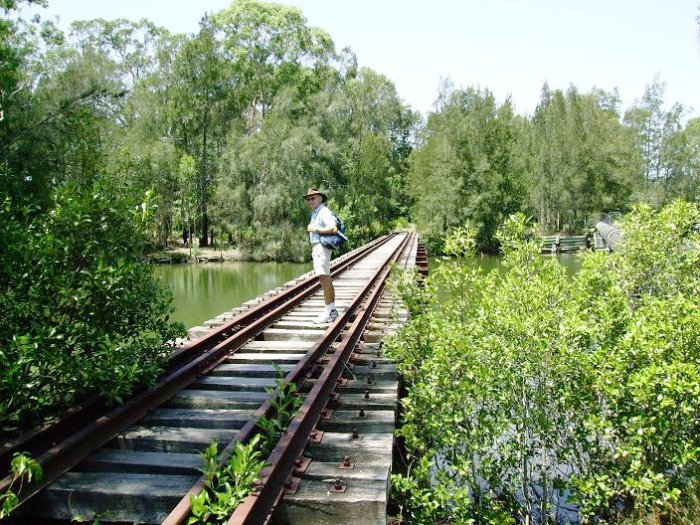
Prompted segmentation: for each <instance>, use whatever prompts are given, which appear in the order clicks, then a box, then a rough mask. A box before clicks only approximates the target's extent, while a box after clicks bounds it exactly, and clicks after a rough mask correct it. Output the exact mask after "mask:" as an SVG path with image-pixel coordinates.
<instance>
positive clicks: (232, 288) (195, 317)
mask: <svg viewBox="0 0 700 525" xmlns="http://www.w3.org/2000/svg"><path fill="white" fill-rule="evenodd" d="M309 270H311V263H309V264H296V263H256V262H224V263H207V264H175V265H169V264H168V265H161V266H155V267H154V269H153V271H154V273H155V275H156V276H157V277H160V278H162V279H163V281H164V282H165V283H166V284H167V285H168V286H169V287H170V289H171V290H172V291H173V299H174V304H175V312H174V313H173V314H172V318H173V319H174V320H175V321H182V322H183V323H184V324H185V326H186V327H188V328H189V327H192V326H197V325H199V324H201V323H202V322H204V321H206V320H208V319H211V318H212V317H216V316H217V315H219V314H221V313H223V312H225V311H227V310H231V309H232V308H235V307H236V306H240V305H241V304H243V303H244V302H246V301H248V300H250V299H253V298H255V297H257V296H259V295H260V294H262V293H264V292H266V291H268V290H271V289H272V288H277V287H278V286H280V285H282V284H284V283H286V282H287V281H290V280H292V279H294V278H295V277H298V276H299V275H301V274H303V273H306V272H308V271H309Z"/></svg>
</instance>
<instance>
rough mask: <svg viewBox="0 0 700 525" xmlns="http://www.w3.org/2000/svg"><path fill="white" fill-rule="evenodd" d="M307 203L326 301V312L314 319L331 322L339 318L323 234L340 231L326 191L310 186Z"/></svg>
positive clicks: (313, 253) (316, 267) (317, 269)
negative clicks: (328, 206)
mask: <svg viewBox="0 0 700 525" xmlns="http://www.w3.org/2000/svg"><path fill="white" fill-rule="evenodd" d="M305 199H306V203H307V204H308V205H309V208H310V209H311V220H310V221H309V225H308V226H307V227H306V231H308V232H309V241H310V242H311V258H312V260H313V263H314V273H315V274H316V275H318V279H319V281H321V288H323V299H324V300H325V303H326V309H325V312H324V313H323V314H322V315H321V316H320V317H319V318H318V319H317V320H316V321H314V322H315V323H316V324H329V323H332V322H333V321H335V320H336V319H337V318H338V310H337V309H336V307H335V288H334V287H333V281H332V280H331V249H330V248H326V247H325V246H323V245H322V244H321V235H332V234H334V233H335V232H337V231H338V228H337V226H336V224H335V219H334V218H333V214H332V213H331V210H329V209H328V208H327V207H326V206H325V204H324V203H325V202H326V195H325V193H323V192H321V191H319V190H317V189H316V188H309V191H307V192H306V195H305Z"/></svg>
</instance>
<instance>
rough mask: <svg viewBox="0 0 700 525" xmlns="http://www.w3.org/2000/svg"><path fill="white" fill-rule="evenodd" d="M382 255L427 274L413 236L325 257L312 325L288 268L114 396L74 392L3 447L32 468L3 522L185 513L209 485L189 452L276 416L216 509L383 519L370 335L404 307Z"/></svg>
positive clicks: (269, 516)
mask: <svg viewBox="0 0 700 525" xmlns="http://www.w3.org/2000/svg"><path fill="white" fill-rule="evenodd" d="M397 265H398V266H399V267H404V268H407V267H412V266H416V265H418V267H419V268H418V269H419V271H420V272H421V273H425V272H426V271H427V270H426V268H427V260H426V258H425V255H424V253H422V252H421V249H420V248H419V246H418V242H417V237H416V235H415V234H413V233H408V232H404V233H395V234H392V235H388V236H384V237H381V238H379V239H376V240H375V241H373V242H371V243H369V244H367V245H365V246H362V247H360V248H358V249H356V250H354V251H352V252H350V253H347V254H345V255H343V256H341V257H339V258H338V259H336V260H335V261H334V262H333V266H332V270H331V271H332V274H333V280H334V284H335V288H336V303H337V304H338V306H339V308H340V309H341V315H340V316H339V318H338V319H337V320H336V321H335V322H334V323H332V324H331V325H320V326H319V325H315V324H314V323H313V319H314V318H315V317H317V315H318V313H319V311H320V310H321V309H322V305H323V297H322V293H321V290H320V285H319V282H318V279H317V278H315V277H314V276H313V275H311V274H306V275H302V276H300V277H298V278H297V279H295V280H293V281H290V282H289V283H287V284H285V285H283V286H281V287H280V288H278V289H275V290H270V291H269V292H267V293H265V294H264V295H262V296H261V297H259V298H257V299H255V300H253V301H249V302H248V303H246V304H244V305H241V306H240V307H237V308H235V309H234V310H232V311H229V312H225V313H222V314H221V315H220V316H218V317H216V318H214V319H211V320H210V321H208V322H206V323H204V325H203V326H201V327H195V328H193V329H191V330H190V336H189V337H188V338H187V340H183V341H177V342H175V344H174V346H175V349H174V351H173V353H172V356H171V359H170V361H169V365H168V369H167V371H166V373H165V374H164V375H163V377H162V379H161V380H160V381H159V382H158V383H157V384H155V385H153V386H152V387H149V388H147V389H145V390H143V391H141V392H139V393H138V394H136V395H135V396H134V397H133V398H131V399H129V400H127V401H126V402H125V403H124V404H123V405H121V406H119V407H116V408H109V407H105V406H104V405H103V404H102V403H101V401H100V400H99V399H93V400H88V401H87V402H85V403H84V404H83V405H81V406H79V407H75V408H74V409H72V410H71V411H70V412H69V413H67V414H66V416H65V417H64V418H63V419H61V420H60V421H57V422H55V423H53V424H51V425H47V426H45V427H42V428H40V429H36V430H35V431H33V432H32V433H30V434H27V435H25V436H21V437H20V438H18V439H17V440H15V441H14V442H12V443H6V444H4V445H3V447H2V449H1V450H0V452H1V453H2V456H0V461H4V462H5V463H7V461H9V458H11V456H12V454H13V453H14V452H16V451H29V452H31V453H32V454H33V455H34V456H35V457H37V458H38V460H39V461H40V462H41V464H42V468H43V470H44V478H43V479H42V480H41V481H39V482H34V483H33V484H30V485H28V486H27V487H24V490H23V491H22V493H21V497H22V498H28V499H27V500H26V502H25V503H24V504H23V505H22V506H21V507H20V509H18V513H17V514H16V515H15V517H13V521H14V522H15V523H31V524H34V523H61V522H67V521H71V520H81V521H91V522H92V521H99V522H100V523H163V524H167V525H175V524H181V523H187V522H188V519H189V517H190V516H191V513H192V510H193V503H192V502H193V499H194V501H197V498H202V496H201V493H202V491H203V490H207V487H211V484H212V475H211V469H209V470H207V468H204V470H203V460H202V458H203V456H202V452H203V451H205V450H206V449H207V448H208V447H209V446H210V444H211V443H212V442H214V441H216V442H217V444H218V450H219V451H221V454H220V455H219V456H217V457H216V458H214V459H213V460H212V462H214V463H215V464H218V465H219V466H224V465H226V464H227V462H228V461H229V459H230V458H231V457H232V455H235V453H236V447H237V446H239V447H240V445H237V444H246V443H251V442H253V441H254V440H255V439H256V438H255V436H256V435H258V434H261V433H263V430H264V429H263V427H264V425H262V424H261V421H267V422H269V421H280V418H281V416H282V415H284V414H283V413H285V414H287V415H288V418H287V420H286V421H285V422H284V424H285V426H286V429H285V430H283V431H281V432H278V433H277V434H274V433H273V434H271V435H275V439H274V440H272V441H270V442H269V444H268V445H267V446H266V447H265V456H264V465H265V466H264V468H263V470H262V472H261V473H260V474H259V482H257V483H256V485H255V487H254V490H253V492H252V493H251V494H249V495H247V496H246V497H245V499H244V500H243V501H242V503H241V504H240V505H238V507H237V508H236V510H235V512H233V513H232V514H231V515H230V516H226V517H225V518H224V522H227V523H230V524H234V523H267V522H273V523H304V524H313V523H333V524H339V523H350V522H352V523H358V522H359V523H377V524H379V523H381V524H384V523H386V505H387V496H388V494H387V492H388V483H389V474H390V471H391V466H392V452H393V442H394V440H393V432H394V425H395V417H396V409H397V402H398V399H397V398H398V377H397V373H396V370H395V368H394V366H393V365H392V364H391V362H389V360H388V359H387V358H385V357H384V355H383V351H382V341H383V337H384V336H385V335H386V334H387V333H390V332H392V331H393V330H396V329H397V328H398V327H399V326H400V325H401V323H402V322H404V321H405V319H406V317H407V315H408V314H407V312H406V310H405V309H404V308H403V307H402V305H401V304H400V303H399V302H398V301H397V299H396V298H395V297H392V296H391V294H390V293H389V292H388V290H387V289H386V281H387V278H388V276H389V274H390V272H391V271H392V268H395V267H396V266H397ZM290 397H293V398H295V401H294V403H293V405H294V410H290V409H289V404H287V405H285V403H286V402H287V403H288V402H289V398H290ZM285 406H286V407H287V408H284V407H285ZM213 466H216V465H213ZM210 467H212V465H211V464H210ZM203 472H204V473H203ZM8 482H9V480H8V479H6V480H3V481H2V484H4V485H0V490H4V489H3V487H6V486H7V484H8ZM219 521H221V520H219Z"/></svg>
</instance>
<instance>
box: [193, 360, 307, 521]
mask: <svg viewBox="0 0 700 525" xmlns="http://www.w3.org/2000/svg"><path fill="white" fill-rule="evenodd" d="M274 366H275V369H276V370H277V373H278V377H277V378H276V379H275V383H276V385H277V391H278V396H277V399H276V400H275V401H274V403H273V417H272V418H260V419H259V420H258V427H259V429H260V433H259V434H256V435H255V436H253V438H252V439H251V440H250V441H249V442H248V443H246V444H243V443H238V442H237V443H235V445H234V450H233V453H232V454H231V456H230V457H229V458H228V459H227V460H226V462H225V463H224V464H223V465H222V464H221V460H220V454H219V452H218V444H217V443H216V441H213V442H212V443H210V445H209V447H208V448H207V449H206V450H205V451H204V452H203V453H202V460H203V467H202V473H203V474H204V478H205V481H204V489H203V490H202V492H200V493H199V494H198V495H196V496H190V503H191V505H192V511H191V515H190V518H189V519H188V521H187V524H188V525H195V524H205V523H226V521H228V519H229V517H230V516H231V514H232V513H233V511H234V510H235V509H236V507H237V506H238V505H239V504H240V503H241V502H242V501H243V500H244V499H245V498H246V497H247V496H248V495H249V494H250V493H251V492H252V491H253V488H254V484H255V483H256V482H257V481H258V480H259V477H260V473H261V472H262V469H263V468H264V466H265V457H266V456H267V455H268V454H269V453H270V452H271V451H272V449H273V448H274V446H275V445H276V444H277V441H278V440H279V437H280V435H281V434H282V432H283V431H284V429H285V428H287V426H288V425H289V422H290V421H291V419H292V418H293V417H294V414H295V413H296V411H297V409H298V408H299V406H300V405H301V402H302V400H301V397H300V396H299V395H298V393H297V386H296V384H294V383H287V384H285V383H284V373H283V372H282V370H281V368H280V367H279V366H278V365H277V364H275V365H274ZM266 390H267V392H268V394H272V393H273V392H274V391H275V389H274V388H270V389H266Z"/></svg>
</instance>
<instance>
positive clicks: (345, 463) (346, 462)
mask: <svg viewBox="0 0 700 525" xmlns="http://www.w3.org/2000/svg"><path fill="white" fill-rule="evenodd" d="M343 466H344V467H345V468H349V467H350V456H344V457H343Z"/></svg>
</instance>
